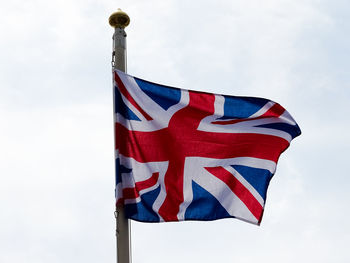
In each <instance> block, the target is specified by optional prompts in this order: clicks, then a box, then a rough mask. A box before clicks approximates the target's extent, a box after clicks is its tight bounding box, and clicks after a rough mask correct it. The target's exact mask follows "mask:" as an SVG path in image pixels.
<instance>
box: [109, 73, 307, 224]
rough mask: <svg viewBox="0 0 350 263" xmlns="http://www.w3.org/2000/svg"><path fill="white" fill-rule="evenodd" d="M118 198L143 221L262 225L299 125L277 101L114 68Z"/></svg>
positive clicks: (126, 209) (298, 132) (129, 212)
mask: <svg viewBox="0 0 350 263" xmlns="http://www.w3.org/2000/svg"><path fill="white" fill-rule="evenodd" d="M114 115H115V116H114V120H115V154H116V199H117V205H123V206H124V208H125V212H126V216H127V217H128V218H130V219H134V220H137V221H142V222H164V221H182V220H216V219H221V218H229V217H234V218H238V219H241V220H244V221H247V222H250V223H253V224H260V222H261V219H262V215H263V211H264V205H265V200H266V191H267V188H268V185H269V182H270V180H271V178H272V176H273V174H274V173H275V170H276V164H277V161H278V158H279V156H280V154H281V153H282V152H283V151H284V150H286V149H287V148H288V146H289V144H290V142H291V140H292V139H293V138H295V137H296V136H298V135H300V134H301V131H300V129H299V127H298V125H297V123H296V122H295V121H294V119H293V118H292V117H291V115H290V114H289V113H288V112H287V111H286V110H285V109H284V108H283V107H282V106H280V105H279V104H278V103H275V102H273V101H270V100H267V99H263V98H252V97H235V96H225V95H218V94H210V93H203V92H197V91H190V90H184V89H178V88H172V87H167V86H163V85H159V84H155V83H151V82H148V81H145V80H142V79H139V78H135V77H132V76H130V75H127V74H125V73H123V72H120V71H115V72H114Z"/></svg>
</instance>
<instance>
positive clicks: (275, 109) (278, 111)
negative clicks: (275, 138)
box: [212, 103, 285, 125]
mask: <svg viewBox="0 0 350 263" xmlns="http://www.w3.org/2000/svg"><path fill="white" fill-rule="evenodd" d="M284 112H285V109H284V108H283V107H282V106H281V105H279V104H278V103H275V104H274V105H273V106H272V107H271V108H270V109H268V110H267V111H266V112H265V113H264V114H263V115H261V116H259V117H255V118H243V119H237V120H227V121H214V122H212V124H218V125H228V124H236V123H240V122H245V121H255V120H259V119H266V118H272V117H276V118H278V117H279V116H281V115H282V114H283V113H284Z"/></svg>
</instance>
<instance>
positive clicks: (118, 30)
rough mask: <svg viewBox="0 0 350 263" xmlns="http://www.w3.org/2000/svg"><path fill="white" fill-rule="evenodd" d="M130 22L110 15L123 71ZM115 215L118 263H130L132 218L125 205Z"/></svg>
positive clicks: (115, 59)
mask: <svg viewBox="0 0 350 263" xmlns="http://www.w3.org/2000/svg"><path fill="white" fill-rule="evenodd" d="M129 23H130V18H129V16H128V15H127V14H126V13H124V12H123V11H122V10H120V9H118V11H117V12H115V13H113V14H112V15H111V16H110V17H109V24H110V25H111V26H112V27H114V35H113V55H112V67H113V69H118V70H121V71H123V72H126V33H125V31H124V28H125V27H127V26H128V25H129ZM113 77H114V76H113ZM115 217H116V221H117V222H116V224H117V231H116V236H117V263H130V262H131V252H130V251H131V250H130V220H128V219H127V218H125V211H124V207H123V206H117V207H116V211H115Z"/></svg>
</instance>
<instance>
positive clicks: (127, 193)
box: [123, 172, 159, 199]
mask: <svg viewBox="0 0 350 263" xmlns="http://www.w3.org/2000/svg"><path fill="white" fill-rule="evenodd" d="M158 177H159V173H158V172H157V173H153V174H152V176H151V177H150V178H148V179H147V180H144V181H140V182H137V183H135V187H128V188H124V189H123V199H136V198H137V197H139V196H140V192H141V191H142V190H144V189H147V188H150V187H152V186H153V185H155V184H156V183H157V181H158Z"/></svg>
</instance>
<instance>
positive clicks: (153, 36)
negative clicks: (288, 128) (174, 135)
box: [0, 0, 350, 263]
mask: <svg viewBox="0 0 350 263" xmlns="http://www.w3.org/2000/svg"><path fill="white" fill-rule="evenodd" d="M118 7H120V8H122V9H123V10H124V11H126V12H127V13H128V14H129V16H130V18H131V23H130V25H129V27H127V28H126V31H127V34H128V39H127V41H128V73H129V74H132V75H135V76H137V77H140V78H143V79H147V80H150V81H153V82H158V83H162V84H166V85H170V86H176V87H181V88H186V89H196V90H203V91H208V92H215V93H223V94H229V95H246V96H259V97H265V98H269V99H272V100H274V101H277V102H279V103H280V104H281V105H283V106H284V107H285V108H286V109H287V110H288V111H289V112H290V113H291V114H292V116H293V117H294V118H295V120H296V121H297V122H298V124H299V126H300V127H301V130H302V135H301V136H300V137H298V138H296V139H295V140H294V141H293V142H292V144H291V146H290V148H289V149H288V150H287V151H286V152H285V153H284V154H283V155H282V157H281V159H280V161H279V164H278V167H277V172H276V174H275V176H274V178H273V180H272V181H271V184H270V187H269V191H268V197H267V204H266V207H265V213H264V218H263V221H262V224H261V226H260V227H258V226H255V225H251V224H247V223H244V222H242V221H239V220H235V219H225V220H219V221H215V222H182V223H162V224H144V223H135V222H133V223H132V256H133V262H134V263H144V262H154V263H164V262H166V263H175V262H201V263H202V262H203V263H209V262H210V263H212V262H235V263H250V262H262V263H277V262H278V263H280V262H283V263H289V262H293V263H294V262H318V263H323V262H325V263H329V262H334V263H348V262H350V254H349V252H348V250H349V243H350V224H349V219H348V218H349V217H350V212H349V207H350V206H349V202H350V194H349V190H348V188H349V185H350V179H349V172H348V169H347V168H346V167H347V162H349V158H350V157H349V150H350V133H349V128H350V123H349V116H350V107H349V104H350V74H349V70H350V34H349V32H350V16H349V10H350V2H349V1H348V0H264V1H259V0H215V1H208V0H201V1H200V0H191V1H184V0H148V1H141V0H132V1H130V0H128V1H127V0H119V1H108V0H99V1H97V0H85V1H82V0H79V1H76V0H69V1H68V0H61V1H59V0H51V1H47V0H45V1H44V0H32V1H23V0H22V1H19V0H12V1H2V2H1V9H0V33H1V37H0V58H1V63H0V121H1V126H0V159H1V161H0V180H1V181H0V262H6V263H23V262H26V263H42V262H45V263H47V262H50V263H56V262H57V263H58V262H60V263H61V262H65V263H73V262H74V263H76V262H84V263H96V262H115V258H116V255H115V254H116V253H115V235H114V234H115V219H114V215H113V212H114V160H113V158H114V151H113V114H112V113H113V110H112V86H111V85H112V77H111V65H110V61H111V47H112V34H113V29H112V28H111V27H110V26H109V25H108V17H109V15H110V14H111V13H112V12H114V11H116V10H117V8H118Z"/></svg>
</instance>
